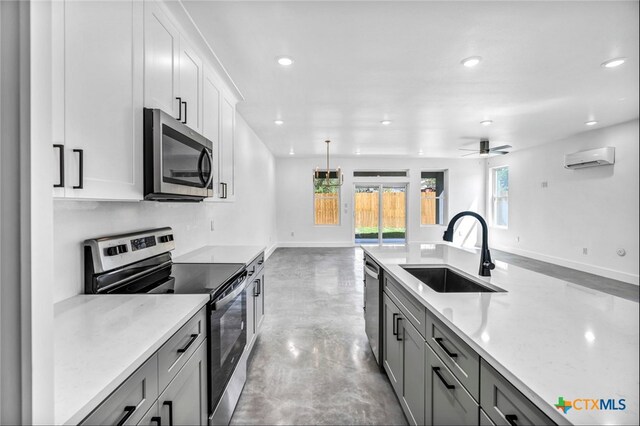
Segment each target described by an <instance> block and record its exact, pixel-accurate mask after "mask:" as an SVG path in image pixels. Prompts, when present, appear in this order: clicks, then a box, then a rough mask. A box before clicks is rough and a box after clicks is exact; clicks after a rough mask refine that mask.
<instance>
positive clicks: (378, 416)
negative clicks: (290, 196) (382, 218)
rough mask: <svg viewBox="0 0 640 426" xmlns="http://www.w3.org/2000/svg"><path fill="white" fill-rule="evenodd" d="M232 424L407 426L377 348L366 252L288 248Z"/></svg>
mask: <svg viewBox="0 0 640 426" xmlns="http://www.w3.org/2000/svg"><path fill="white" fill-rule="evenodd" d="M265 267H266V270H265V287H264V293H265V312H266V315H265V319H264V324H263V327H262V330H261V332H260V335H259V337H258V340H257V341H256V346H255V347H254V351H253V358H252V359H251V361H250V363H249V370H248V374H247V383H246V384H245V387H244V391H243V393H242V396H241V397H240V400H239V401H238V405H237V407H236V411H235V413H234V415H233V418H232V419H231V424H341V425H342V424H385V425H397V424H406V419H405V417H404V415H403V414H402V409H401V408H400V404H399V403H398V400H397V399H396V396H395V394H394V392H393V389H392V388H391V384H390V383H389V381H388V380H387V377H386V376H385V375H384V373H381V372H380V370H379V368H378V365H377V364H376V362H375V359H374V358H373V354H372V353H371V350H370V348H369V343H368V341H367V337H366V335H365V332H364V318H363V315H362V305H363V285H362V279H363V276H362V250H360V249H359V248H356V249H354V248H331V249H327V248H308V249H307V248H305V249H300V248H296V249H287V248H280V249H278V250H276V251H275V253H274V254H273V255H272V256H271V257H269V260H268V262H267V264H266V266H265Z"/></svg>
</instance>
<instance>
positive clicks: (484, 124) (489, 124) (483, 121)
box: [480, 120, 493, 126]
mask: <svg viewBox="0 0 640 426" xmlns="http://www.w3.org/2000/svg"><path fill="white" fill-rule="evenodd" d="M480 124H482V125H483V126H491V125H492V124H493V120H482V121H481V122H480Z"/></svg>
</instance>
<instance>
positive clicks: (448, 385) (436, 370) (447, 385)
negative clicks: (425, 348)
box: [431, 367, 456, 390]
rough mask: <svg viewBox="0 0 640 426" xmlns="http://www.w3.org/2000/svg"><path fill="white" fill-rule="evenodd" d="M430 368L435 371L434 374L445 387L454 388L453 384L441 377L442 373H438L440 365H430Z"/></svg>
mask: <svg viewBox="0 0 640 426" xmlns="http://www.w3.org/2000/svg"><path fill="white" fill-rule="evenodd" d="M431 369H432V370H433V372H434V373H436V376H438V377H439V378H440V381H442V383H443V384H444V385H445V387H446V388H447V389H450V390H452V389H455V388H456V387H455V385H450V384H449V383H447V381H446V380H445V379H444V377H442V374H441V373H440V367H431Z"/></svg>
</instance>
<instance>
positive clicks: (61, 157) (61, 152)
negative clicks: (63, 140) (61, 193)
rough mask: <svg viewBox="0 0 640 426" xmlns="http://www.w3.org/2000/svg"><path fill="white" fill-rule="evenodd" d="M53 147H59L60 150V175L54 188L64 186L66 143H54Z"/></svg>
mask: <svg viewBox="0 0 640 426" xmlns="http://www.w3.org/2000/svg"><path fill="white" fill-rule="evenodd" d="M53 148H54V149H55V148H58V149H59V150H60V156H59V157H58V161H59V163H60V177H59V178H58V183H54V184H53V187H54V188H64V145H61V144H53Z"/></svg>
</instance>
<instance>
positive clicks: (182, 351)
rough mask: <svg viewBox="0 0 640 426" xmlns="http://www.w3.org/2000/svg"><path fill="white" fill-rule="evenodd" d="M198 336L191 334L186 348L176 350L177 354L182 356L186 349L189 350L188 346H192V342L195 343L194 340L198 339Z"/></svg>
mask: <svg viewBox="0 0 640 426" xmlns="http://www.w3.org/2000/svg"><path fill="white" fill-rule="evenodd" d="M199 335H200V334H192V335H191V338H190V339H189V341H188V342H187V344H186V346H185V347H184V348H180V349H178V353H179V354H182V353H185V352H186V351H187V349H189V346H191V345H192V344H193V342H195V341H196V339H197V338H198V336H199Z"/></svg>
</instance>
